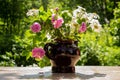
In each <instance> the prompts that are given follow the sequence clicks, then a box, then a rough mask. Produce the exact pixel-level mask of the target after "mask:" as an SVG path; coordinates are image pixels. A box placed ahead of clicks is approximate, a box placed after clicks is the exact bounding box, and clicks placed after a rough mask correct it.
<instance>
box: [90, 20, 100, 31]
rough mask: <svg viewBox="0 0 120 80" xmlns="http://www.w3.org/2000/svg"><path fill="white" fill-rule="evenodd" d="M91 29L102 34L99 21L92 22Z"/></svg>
mask: <svg viewBox="0 0 120 80" xmlns="http://www.w3.org/2000/svg"><path fill="white" fill-rule="evenodd" d="M90 27H91V28H92V30H94V31H95V32H100V31H101V30H102V27H101V24H100V23H99V21H98V20H96V19H92V21H91V22H90Z"/></svg>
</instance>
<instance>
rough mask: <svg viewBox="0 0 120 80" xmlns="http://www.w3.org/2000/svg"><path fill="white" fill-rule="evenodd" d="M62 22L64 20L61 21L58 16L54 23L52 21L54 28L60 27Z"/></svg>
mask: <svg viewBox="0 0 120 80" xmlns="http://www.w3.org/2000/svg"><path fill="white" fill-rule="evenodd" d="M63 22H64V21H63V19H62V18H59V19H57V20H55V21H54V23H53V25H54V28H56V29H57V28H59V27H61V26H62V23H63Z"/></svg>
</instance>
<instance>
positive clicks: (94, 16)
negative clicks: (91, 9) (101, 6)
mask: <svg viewBox="0 0 120 80" xmlns="http://www.w3.org/2000/svg"><path fill="white" fill-rule="evenodd" d="M87 19H88V22H90V21H91V20H92V19H99V16H98V15H97V14H96V13H88V14H87Z"/></svg>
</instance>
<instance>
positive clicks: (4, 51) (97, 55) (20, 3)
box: [0, 0, 120, 67]
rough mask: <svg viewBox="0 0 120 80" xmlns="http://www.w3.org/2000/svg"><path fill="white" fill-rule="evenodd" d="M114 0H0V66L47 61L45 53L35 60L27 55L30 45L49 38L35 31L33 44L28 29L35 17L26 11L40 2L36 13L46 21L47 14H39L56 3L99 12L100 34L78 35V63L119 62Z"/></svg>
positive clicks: (119, 24)
mask: <svg viewBox="0 0 120 80" xmlns="http://www.w3.org/2000/svg"><path fill="white" fill-rule="evenodd" d="M46 2H47V3H46ZM117 2H119V0H84V1H83V0H69V1H68V0H0V66H29V65H34V64H36V65H38V66H41V67H43V66H48V65H50V63H49V59H48V58H46V57H45V59H44V60H41V61H39V63H38V61H35V60H34V59H33V58H31V50H32V48H33V47H34V46H35V45H37V46H39V47H43V46H44V44H45V43H44V42H47V41H49V40H48V39H46V38H45V34H44V35H41V33H39V34H37V36H40V38H37V39H36V40H35V41H36V44H33V41H34V40H33V39H32V37H33V36H35V35H33V34H31V32H30V31H29V30H28V29H29V26H30V24H31V23H33V21H34V20H35V18H31V19H28V17H27V16H26V12H27V10H29V9H31V8H34V9H36V8H39V7H42V6H43V11H42V12H41V13H40V14H41V15H40V16H39V17H41V18H42V20H44V21H46V18H47V16H48V15H47V14H46V17H44V16H43V14H45V11H46V10H47V8H48V7H49V8H53V7H56V6H57V7H59V8H61V10H65V9H69V10H70V11H71V10H73V9H75V8H76V7H77V6H78V5H79V6H82V7H85V8H86V10H87V11H89V12H93V11H94V12H95V13H97V14H99V15H100V19H101V23H102V25H103V27H104V31H103V32H102V33H100V35H98V34H96V33H90V32H87V33H86V34H83V35H82V36H84V37H82V38H81V41H80V43H79V48H80V50H81V57H80V61H79V62H78V65H109V66H116V65H117V66H119V65H120V3H118V5H117ZM39 17H38V18H39ZM37 22H38V21H37ZM103 23H104V24H103ZM106 23H107V24H106ZM48 26H49V25H48ZM46 31H47V30H46ZM42 42H43V43H42Z"/></svg>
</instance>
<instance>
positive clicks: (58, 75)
mask: <svg viewBox="0 0 120 80" xmlns="http://www.w3.org/2000/svg"><path fill="white" fill-rule="evenodd" d="M105 76H106V74H102V73H93V74H89V75H88V74H83V73H51V72H45V73H39V74H34V75H24V76H20V79H56V80H58V79H82V80H84V79H90V78H94V77H105Z"/></svg>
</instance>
